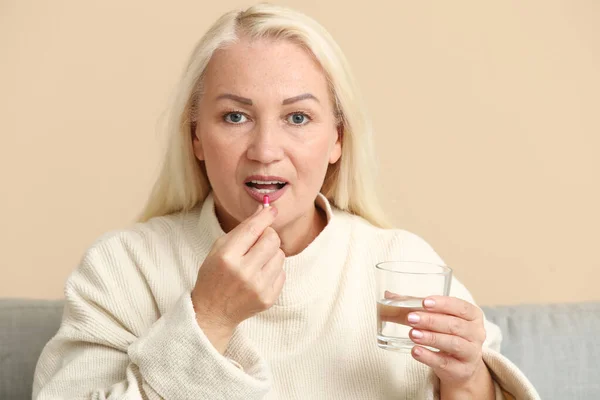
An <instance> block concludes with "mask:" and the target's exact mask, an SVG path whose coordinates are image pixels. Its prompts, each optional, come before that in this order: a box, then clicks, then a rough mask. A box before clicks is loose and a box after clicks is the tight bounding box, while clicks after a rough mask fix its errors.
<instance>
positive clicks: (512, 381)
mask: <svg viewBox="0 0 600 400" xmlns="http://www.w3.org/2000/svg"><path fill="white" fill-rule="evenodd" d="M450 295H451V296H454V297H458V298H462V299H464V300H467V301H469V302H470V303H473V304H475V301H474V300H473V297H472V296H471V293H470V292H469V291H468V290H467V289H466V288H465V286H464V285H463V284H462V283H460V282H459V281H458V280H457V279H453V281H452V289H451V292H450ZM484 326H485V331H486V339H485V342H484V343H483V349H482V352H483V361H484V362H485V364H486V366H487V367H488V370H489V371H490V374H491V375H492V378H493V379H494V387H495V389H496V399H497V400H501V399H505V400H512V399H515V398H516V399H519V400H521V399H523V400H539V399H540V397H539V395H538V393H537V391H536V390H535V388H534V387H533V385H532V384H531V382H529V380H528V379H527V377H526V376H525V375H524V374H523V372H521V370H520V369H519V368H518V367H517V366H516V365H514V364H513V363H512V362H511V361H510V360H509V359H508V358H506V357H505V356H503V355H502V354H501V353H500V344H501V342H502V332H501V331H500V328H499V327H498V326H497V325H495V324H494V323H492V322H490V321H488V320H487V319H485V320H484Z"/></svg>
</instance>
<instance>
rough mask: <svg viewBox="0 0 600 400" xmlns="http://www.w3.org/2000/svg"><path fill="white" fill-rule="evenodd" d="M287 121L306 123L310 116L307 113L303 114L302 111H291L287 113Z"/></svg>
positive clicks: (299, 123)
mask: <svg viewBox="0 0 600 400" xmlns="http://www.w3.org/2000/svg"><path fill="white" fill-rule="evenodd" d="M287 120H288V122H289V123H290V124H292V125H299V126H300V125H306V124H307V123H308V122H309V120H310V118H309V116H308V115H306V114H304V113H293V114H290V115H288V118H287Z"/></svg>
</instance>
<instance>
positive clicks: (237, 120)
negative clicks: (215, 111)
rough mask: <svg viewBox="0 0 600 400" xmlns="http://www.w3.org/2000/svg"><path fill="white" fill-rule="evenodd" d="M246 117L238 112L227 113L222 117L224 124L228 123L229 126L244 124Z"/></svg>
mask: <svg viewBox="0 0 600 400" xmlns="http://www.w3.org/2000/svg"><path fill="white" fill-rule="evenodd" d="M244 118H246V116H245V115H244V114H242V113H239V112H229V113H227V114H225V115H224V116H223V119H224V120H225V122H229V123H230V124H241V123H244V122H246V120H245V119H244Z"/></svg>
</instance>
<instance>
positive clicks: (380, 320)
mask: <svg viewBox="0 0 600 400" xmlns="http://www.w3.org/2000/svg"><path fill="white" fill-rule="evenodd" d="M375 275H376V276H375V278H376V282H377V285H376V286H377V345H378V346H379V347H381V348H382V349H387V350H394V351H403V352H410V350H411V349H412V348H413V346H414V345H415V343H414V342H413V341H412V340H411V339H410V337H409V336H408V332H409V331H410V330H411V329H412V328H411V327H410V326H408V325H406V324H407V320H406V317H407V315H408V313H410V312H411V311H419V310H423V300H424V299H425V298H426V297H427V296H432V295H441V296H448V294H449V293H450V284H451V282H452V269H451V268H449V267H447V266H445V265H437V264H431V263H426V262H418V261H386V262H381V263H378V264H377V265H376V266H375ZM432 350H435V349H432Z"/></svg>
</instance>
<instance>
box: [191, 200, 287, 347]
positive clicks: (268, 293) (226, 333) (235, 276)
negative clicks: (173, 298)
mask: <svg viewBox="0 0 600 400" xmlns="http://www.w3.org/2000/svg"><path fill="white" fill-rule="evenodd" d="M259 207H260V208H259V209H257V211H256V212H255V213H254V214H253V215H251V216H250V217H249V218H248V219H246V220H245V221H243V222H241V223H240V224H239V225H238V226H236V227H235V228H234V229H232V230H231V231H230V232H229V233H227V234H226V235H224V236H221V237H220V238H219V239H217V240H216V241H215V243H214V245H213V247H212V249H211V251H210V252H209V254H208V256H207V257H206V259H205V260H204V263H203V264H202V266H201V267H200V270H199V271H198V279H197V280H196V285H195V287H194V289H193V290H192V294H191V295H192V303H193V305H194V310H195V312H196V320H197V322H198V325H199V326H200V328H201V329H202V330H203V332H204V334H205V335H206V336H207V337H208V339H209V340H210V341H211V343H212V344H213V346H214V347H215V348H216V349H217V350H218V351H219V352H220V353H221V354H223V353H224V351H225V349H226V348H227V344H228V343H229V340H230V339H231V335H232V334H233V331H234V329H235V328H236V327H237V326H238V325H239V324H240V323H241V322H242V321H244V320H246V319H248V318H250V317H252V316H253V315H256V314H258V313H259V312H261V311H265V310H267V309H269V308H270V307H271V306H272V305H273V304H274V303H275V301H276V300H277V298H278V297H279V294H280V293H281V289H282V288H283V284H284V282H285V272H284V270H283V261H284V259H285V254H284V253H283V250H281V248H280V247H279V246H280V245H281V240H280V239H279V235H278V234H277V233H276V232H275V230H274V229H273V228H271V227H270V225H271V224H272V223H273V221H274V220H275V217H276V215H277V209H276V208H275V207H273V206H271V207H267V208H263V207H262V206H259Z"/></svg>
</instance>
